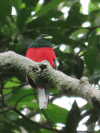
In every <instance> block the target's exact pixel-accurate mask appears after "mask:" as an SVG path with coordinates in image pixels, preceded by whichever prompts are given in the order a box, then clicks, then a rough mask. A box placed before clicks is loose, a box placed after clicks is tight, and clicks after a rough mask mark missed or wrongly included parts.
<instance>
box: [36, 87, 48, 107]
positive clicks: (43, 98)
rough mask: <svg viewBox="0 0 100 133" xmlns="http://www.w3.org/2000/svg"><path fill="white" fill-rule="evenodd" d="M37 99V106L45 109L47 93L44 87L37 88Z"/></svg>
mask: <svg viewBox="0 0 100 133" xmlns="http://www.w3.org/2000/svg"><path fill="white" fill-rule="evenodd" d="M38 100H39V108H40V109H46V108H47V105H48V99H47V94H46V92H45V89H44V88H43V89H41V88H38Z"/></svg>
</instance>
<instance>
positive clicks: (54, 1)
mask: <svg viewBox="0 0 100 133" xmlns="http://www.w3.org/2000/svg"><path fill="white" fill-rule="evenodd" d="M64 1H65V0H52V1H51V2H49V3H48V4H46V5H45V6H43V7H42V8H41V9H40V10H39V11H38V12H37V13H36V14H35V16H38V17H39V16H42V15H44V14H45V13H46V12H48V11H49V10H51V9H52V8H54V7H56V6H58V5H59V4H60V3H61V2H64Z"/></svg>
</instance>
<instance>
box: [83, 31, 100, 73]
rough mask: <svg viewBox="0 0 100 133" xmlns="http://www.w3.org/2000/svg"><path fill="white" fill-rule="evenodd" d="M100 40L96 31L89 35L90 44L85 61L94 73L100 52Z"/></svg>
mask: <svg viewBox="0 0 100 133" xmlns="http://www.w3.org/2000/svg"><path fill="white" fill-rule="evenodd" d="M99 40H100V37H99V36H97V35H96V32H95V31H94V32H92V34H91V36H90V37H89V41H88V46H87V53H86V54H85V56H84V57H85V58H84V59H85V63H86V67H87V68H88V70H89V72H90V73H91V74H93V72H94V70H95V68H96V66H97V60H96V58H97V57H98V53H99V49H98V48H99Z"/></svg>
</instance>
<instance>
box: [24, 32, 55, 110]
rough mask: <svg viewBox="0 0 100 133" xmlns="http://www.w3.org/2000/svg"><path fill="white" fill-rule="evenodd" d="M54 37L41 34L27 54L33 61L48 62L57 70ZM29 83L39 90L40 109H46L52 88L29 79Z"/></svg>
mask: <svg viewBox="0 0 100 133" xmlns="http://www.w3.org/2000/svg"><path fill="white" fill-rule="evenodd" d="M51 39H52V36H48V35H47V34H41V35H40V36H38V37H37V38H36V39H35V40H34V42H32V43H31V44H30V46H29V48H28V50H27V52H26V56H27V57H28V58H30V59H32V60H33V61H36V62H42V61H43V60H47V61H48V62H49V63H50V65H51V66H52V67H53V68H55V69H56V63H55V59H56V55H55V52H54V50H53V48H52V43H51ZM27 78H28V82H29V84H30V85H31V86H32V87H33V88H34V86H35V87H36V88H37V89H38V100H39V107H40V109H46V108H47V105H48V100H49V93H50V88H48V87H47V88H46V86H45V85H44V84H36V85H35V84H34V82H33V80H32V79H31V78H29V77H27Z"/></svg>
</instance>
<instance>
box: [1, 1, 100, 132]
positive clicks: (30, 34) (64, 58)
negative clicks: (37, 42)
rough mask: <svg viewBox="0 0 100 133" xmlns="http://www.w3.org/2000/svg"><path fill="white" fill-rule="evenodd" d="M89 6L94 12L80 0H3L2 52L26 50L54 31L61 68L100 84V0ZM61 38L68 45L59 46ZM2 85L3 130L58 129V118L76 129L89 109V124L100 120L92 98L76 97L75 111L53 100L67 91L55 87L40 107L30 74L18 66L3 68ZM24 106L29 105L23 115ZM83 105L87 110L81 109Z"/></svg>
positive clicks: (73, 108) (42, 130)
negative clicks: (78, 99)
mask: <svg viewBox="0 0 100 133" xmlns="http://www.w3.org/2000/svg"><path fill="white" fill-rule="evenodd" d="M12 7H14V8H15V9H16V13H17V14H16V15H12ZM64 7H69V8H70V10H69V12H68V16H67V17H66V18H65V17H64V13H63V12H62V8H64ZM88 11H89V14H83V13H82V5H81V4H80V1H79V0H72V1H70V0H67V1H66V0H44V3H42V4H40V3H39V1H37V0H7V1H6V0H0V52H5V51H8V50H13V51H15V52H17V53H19V54H21V55H24V56H25V53H26V50H27V48H28V45H29V44H30V43H31V42H32V41H33V40H34V39H35V38H36V37H37V36H38V35H40V34H42V33H46V34H49V35H52V36H53V40H52V42H53V46H54V48H55V47H56V48H55V52H56V55H57V60H58V62H59V66H58V69H59V70H60V71H62V72H64V73H65V74H67V75H69V76H73V77H75V78H78V79H80V78H81V77H82V76H83V75H84V76H87V77H88V78H89V80H90V83H91V84H94V85H98V86H99V78H100V74H99V73H100V67H99V66H100V52H99V51H100V3H99V0H91V1H90V3H89V9H88ZM33 13H35V14H34V15H32V14H33ZM85 22H90V26H89V27H83V24H84V23H85ZM79 34H82V37H79ZM62 44H64V45H65V46H66V47H65V49H64V51H61V49H60V48H61V45H62ZM86 44H88V45H86ZM76 48H79V52H76V51H75V49H76ZM0 88H1V89H0V90H2V91H0V93H1V94H0V132H1V133H6V132H9V133H18V132H23V130H24V131H26V132H29V133H40V132H42V133H50V132H54V131H56V132H59V130H57V123H63V124H64V125H65V127H64V128H63V129H61V132H66V131H67V132H71V131H70V129H71V128H72V129H73V130H74V131H73V132H76V130H77V127H78V124H79V122H80V121H81V120H82V119H83V118H84V117H86V116H88V115H90V118H89V119H88V121H87V122H86V125H87V126H88V125H90V124H91V125H93V123H96V121H98V125H100V124H99V116H100V115H99V112H100V111H99V109H95V108H92V107H91V106H90V105H89V103H87V104H86V105H85V106H83V107H81V108H79V107H78V105H77V103H76V102H74V103H73V105H72V108H71V110H70V111H68V110H67V109H64V108H61V107H59V106H57V105H55V104H53V103H52V102H53V101H54V100H55V99H57V98H60V97H61V96H62V95H58V94H59V92H58V91H57V90H56V88H51V93H52V95H53V96H52V98H51V99H50V104H49V106H48V109H46V110H40V109H39V107H38V104H37V102H36V100H35V95H37V92H33V89H32V88H29V87H28V83H27V82H26V79H25V77H24V76H22V75H21V74H20V73H18V72H16V71H14V70H12V71H11V72H9V73H5V72H2V73H1V72H0ZM65 104H67V101H66V102H65ZM25 109H27V111H26V114H25V115H23V111H24V112H25ZM82 111H86V112H85V113H84V114H82ZM37 114H40V115H41V118H40V123H39V122H36V119H35V116H36V115H37ZM95 114H96V116H95ZM21 117H22V118H21ZM72 123H73V124H72ZM41 124H42V125H41ZM69 127H70V128H69ZM95 132H96V131H95ZM98 132H99V131H98Z"/></svg>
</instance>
